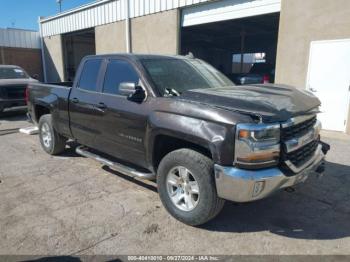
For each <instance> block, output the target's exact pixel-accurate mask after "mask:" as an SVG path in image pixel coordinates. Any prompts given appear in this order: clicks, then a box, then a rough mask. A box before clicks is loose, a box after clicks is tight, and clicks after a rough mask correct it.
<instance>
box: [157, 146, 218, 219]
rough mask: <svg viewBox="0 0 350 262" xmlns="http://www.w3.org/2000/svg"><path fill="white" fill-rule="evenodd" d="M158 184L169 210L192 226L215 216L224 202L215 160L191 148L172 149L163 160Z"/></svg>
mask: <svg viewBox="0 0 350 262" xmlns="http://www.w3.org/2000/svg"><path fill="white" fill-rule="evenodd" d="M157 183H158V192H159V196H160V199H161V201H162V203H163V205H164V206H165V208H166V209H167V210H168V212H169V213H170V214H171V215H172V216H173V217H175V218H176V219H178V220H179V221H181V222H183V223H185V224H188V225H191V226H198V225H201V224H204V223H206V222H208V221H209V220H211V219H213V218H214V217H215V216H216V215H217V214H218V213H219V212H220V211H221V209H222V208H223V206H224V203H225V201H224V200H223V199H220V198H219V197H218V196H217V193H216V187H215V181H214V170H213V161H212V160H211V159H209V158H208V157H206V156H204V155H202V154H200V153H198V152H196V151H193V150H190V149H179V150H176V151H173V152H171V153H169V154H167V155H166V156H165V157H164V158H163V159H162V161H161V162H160V165H159V168H158V177H157Z"/></svg>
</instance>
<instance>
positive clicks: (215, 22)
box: [40, 0, 350, 133]
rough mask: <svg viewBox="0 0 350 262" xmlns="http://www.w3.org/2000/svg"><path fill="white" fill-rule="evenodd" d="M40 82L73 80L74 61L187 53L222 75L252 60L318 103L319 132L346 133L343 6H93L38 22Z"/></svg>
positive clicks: (335, 0) (234, 0)
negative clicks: (120, 55) (119, 55)
mask: <svg viewBox="0 0 350 262" xmlns="http://www.w3.org/2000/svg"><path fill="white" fill-rule="evenodd" d="M40 32H41V36H42V45H43V49H42V52H43V57H44V59H43V64H44V69H45V70H44V74H45V79H46V81H49V82H55V81H69V80H72V79H73V78H74V75H75V72H76V70H77V66H78V64H79V62H80V60H81V58H82V57H84V56H85V55H90V54H103V53H117V52H134V53H158V54H187V53H189V52H191V53H193V54H194V56H195V57H198V58H201V59H203V60H205V61H207V62H209V63H211V64H212V65H214V66H215V67H217V68H218V69H220V70H221V71H223V72H224V73H226V74H231V73H237V72H238V73H239V72H241V73H242V72H245V71H247V70H249V68H250V67H251V65H252V63H254V62H257V61H258V62H259V61H260V62H261V61H263V62H265V63H268V64H271V65H273V66H274V68H275V82H276V83H283V84H289V85H293V86H296V87H298V88H301V89H305V88H306V89H308V90H309V91H311V92H315V94H316V95H317V96H318V97H319V98H320V99H321V101H322V108H321V110H322V111H324V112H325V113H323V114H321V115H320V118H321V121H322V122H323V125H324V128H325V129H330V130H336V131H341V132H347V133H350V112H349V111H350V108H349V99H350V96H349V93H350V92H349V88H350V87H349V86H350V71H349V68H350V2H349V1H348V0H308V1H302V0H293V1H291V0H216V1H215V0H212V1H211V0H129V1H127V0H101V1H97V2H93V3H91V4H87V5H84V6H81V7H78V8H75V9H73V10H69V11H66V12H63V13H60V14H58V15H55V16H52V17H47V18H41V19H40Z"/></svg>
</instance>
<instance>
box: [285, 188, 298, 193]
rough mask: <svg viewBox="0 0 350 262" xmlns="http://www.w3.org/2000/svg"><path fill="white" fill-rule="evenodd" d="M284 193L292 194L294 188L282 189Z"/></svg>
mask: <svg viewBox="0 0 350 262" xmlns="http://www.w3.org/2000/svg"><path fill="white" fill-rule="evenodd" d="M284 191H286V192H287V193H294V192H295V188H294V187H286V188H285V189H284Z"/></svg>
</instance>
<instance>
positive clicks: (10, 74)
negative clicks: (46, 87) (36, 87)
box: [0, 66, 29, 79]
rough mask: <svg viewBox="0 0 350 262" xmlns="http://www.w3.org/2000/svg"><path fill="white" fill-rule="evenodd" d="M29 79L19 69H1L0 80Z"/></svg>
mask: <svg viewBox="0 0 350 262" xmlns="http://www.w3.org/2000/svg"><path fill="white" fill-rule="evenodd" d="M25 78H29V77H28V75H27V73H26V72H24V71H23V69H21V68H19V67H1V66H0V79H25Z"/></svg>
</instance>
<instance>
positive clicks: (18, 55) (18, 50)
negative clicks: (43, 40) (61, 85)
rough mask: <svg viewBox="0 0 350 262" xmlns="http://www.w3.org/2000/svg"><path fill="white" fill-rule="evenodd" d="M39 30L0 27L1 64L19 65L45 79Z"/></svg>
mask: <svg viewBox="0 0 350 262" xmlns="http://www.w3.org/2000/svg"><path fill="white" fill-rule="evenodd" d="M40 48H41V46H40V35H39V32H36V31H31V30H23V29H14V28H0V64H2V65H18V66H20V67H22V68H23V69H24V70H26V71H27V73H28V74H29V75H31V76H34V77H36V78H38V79H43V75H42V64H41V61H42V59H41V51H40Z"/></svg>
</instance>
